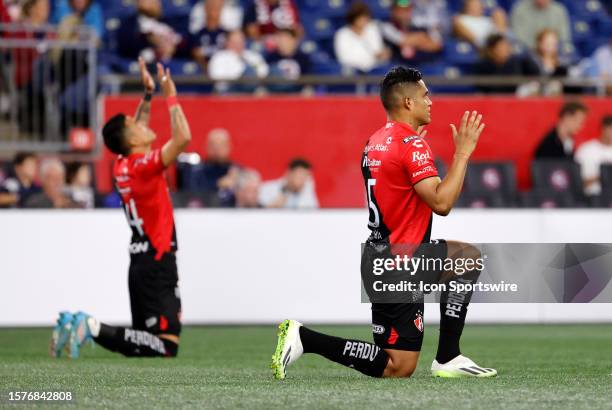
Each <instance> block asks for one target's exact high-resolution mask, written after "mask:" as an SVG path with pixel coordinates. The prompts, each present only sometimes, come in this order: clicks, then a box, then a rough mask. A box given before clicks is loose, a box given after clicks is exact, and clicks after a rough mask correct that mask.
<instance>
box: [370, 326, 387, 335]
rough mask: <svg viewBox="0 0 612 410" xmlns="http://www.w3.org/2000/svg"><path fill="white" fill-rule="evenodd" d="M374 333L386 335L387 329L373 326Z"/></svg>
mask: <svg viewBox="0 0 612 410" xmlns="http://www.w3.org/2000/svg"><path fill="white" fill-rule="evenodd" d="M372 333H374V334H377V335H382V334H383V333H385V327H384V326H381V325H372Z"/></svg>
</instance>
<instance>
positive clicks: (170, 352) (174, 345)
mask: <svg viewBox="0 0 612 410" xmlns="http://www.w3.org/2000/svg"><path fill="white" fill-rule="evenodd" d="M160 340H161V341H162V343H163V344H164V348H165V350H166V354H165V355H164V356H165V357H176V356H177V355H178V349H179V345H178V340H176V341H174V340H168V339H164V338H161V337H160Z"/></svg>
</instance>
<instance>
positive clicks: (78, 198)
mask: <svg viewBox="0 0 612 410" xmlns="http://www.w3.org/2000/svg"><path fill="white" fill-rule="evenodd" d="M91 182H92V177H91V168H90V166H89V165H88V164H86V163H83V162H72V163H69V164H68V165H66V183H67V184H68V187H67V189H66V194H67V195H68V196H69V197H70V198H71V199H72V201H73V202H75V203H76V204H78V205H79V206H80V207H81V208H86V209H92V208H93V207H94V201H95V193H94V190H93V188H92V187H91Z"/></svg>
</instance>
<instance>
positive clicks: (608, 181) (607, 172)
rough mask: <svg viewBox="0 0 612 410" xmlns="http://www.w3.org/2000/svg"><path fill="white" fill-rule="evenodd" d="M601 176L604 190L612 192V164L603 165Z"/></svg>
mask: <svg viewBox="0 0 612 410" xmlns="http://www.w3.org/2000/svg"><path fill="white" fill-rule="evenodd" d="M600 178H601V190H602V192H604V193H608V194H612V164H604V165H602V166H601V171H600Z"/></svg>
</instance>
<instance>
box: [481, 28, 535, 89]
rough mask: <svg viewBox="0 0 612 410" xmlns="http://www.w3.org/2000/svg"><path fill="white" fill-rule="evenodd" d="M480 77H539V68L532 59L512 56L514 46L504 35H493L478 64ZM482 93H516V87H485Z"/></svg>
mask: <svg viewBox="0 0 612 410" xmlns="http://www.w3.org/2000/svg"><path fill="white" fill-rule="evenodd" d="M474 71H475V73H476V74H478V75H495V76H521V75H527V76H530V75H537V74H538V67H537V66H536V64H535V63H534V62H533V61H532V59H530V58H525V57H522V56H516V55H513V54H512V45H511V44H510V42H509V41H508V39H507V38H506V37H505V36H504V35H503V34H492V35H491V36H489V38H488V39H487V42H486V44H485V48H484V50H483V58H482V59H481V60H480V61H479V62H478V63H477V64H476V66H475V67H474ZM481 90H482V91H485V92H492V93H504V92H506V93H507V92H514V91H515V90H516V86H514V85H495V86H483V87H481Z"/></svg>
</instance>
